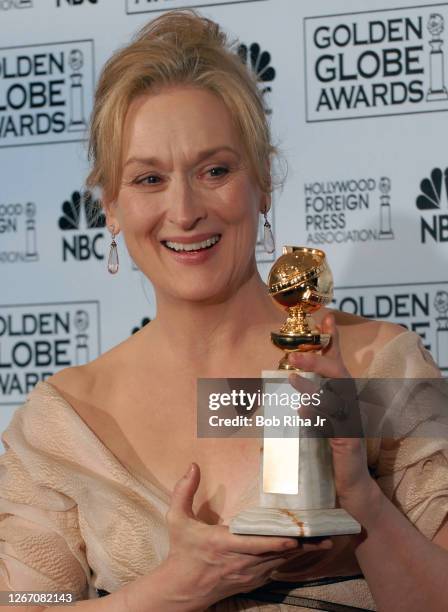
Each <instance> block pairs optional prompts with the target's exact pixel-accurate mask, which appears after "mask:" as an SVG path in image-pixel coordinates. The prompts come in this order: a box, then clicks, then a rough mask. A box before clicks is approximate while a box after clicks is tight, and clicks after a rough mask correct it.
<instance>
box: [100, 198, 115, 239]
mask: <svg viewBox="0 0 448 612" xmlns="http://www.w3.org/2000/svg"><path fill="white" fill-rule="evenodd" d="M101 205H102V208H103V212H104V215H105V217H106V227H107V228H108V229H109V231H112V230H111V228H114V229H113V231H114V234H115V235H117V234H118V233H119V232H120V223H119V222H118V219H117V216H116V214H115V210H116V204H115V202H114V201H113V200H111V199H109V198H108V197H107V196H106V195H105V194H104V195H103V198H102V201H101Z"/></svg>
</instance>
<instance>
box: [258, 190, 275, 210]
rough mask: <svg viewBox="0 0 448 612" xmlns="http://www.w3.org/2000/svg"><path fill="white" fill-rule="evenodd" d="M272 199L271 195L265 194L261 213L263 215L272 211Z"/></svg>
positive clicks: (262, 199)
mask: <svg viewBox="0 0 448 612" xmlns="http://www.w3.org/2000/svg"><path fill="white" fill-rule="evenodd" d="M271 204H272V197H271V194H270V193H264V194H263V195H262V198H261V207H260V212H261V213H262V214H264V213H268V212H269V211H270V209H271Z"/></svg>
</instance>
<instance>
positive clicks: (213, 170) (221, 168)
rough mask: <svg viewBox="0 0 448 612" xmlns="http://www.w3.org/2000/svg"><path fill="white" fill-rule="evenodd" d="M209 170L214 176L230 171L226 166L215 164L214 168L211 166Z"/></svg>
mask: <svg viewBox="0 0 448 612" xmlns="http://www.w3.org/2000/svg"><path fill="white" fill-rule="evenodd" d="M207 172H209V173H210V175H211V176H212V177H220V176H224V175H225V174H227V173H228V172H229V169H228V168H226V167H225V166H215V167H214V168H210V170H207Z"/></svg>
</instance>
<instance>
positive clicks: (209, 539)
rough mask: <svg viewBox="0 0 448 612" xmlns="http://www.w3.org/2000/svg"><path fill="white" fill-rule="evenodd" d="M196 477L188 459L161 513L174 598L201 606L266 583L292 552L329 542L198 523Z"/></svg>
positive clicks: (323, 546) (197, 472) (321, 547)
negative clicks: (249, 533) (165, 510)
mask: <svg viewBox="0 0 448 612" xmlns="http://www.w3.org/2000/svg"><path fill="white" fill-rule="evenodd" d="M199 481H200V470H199V467H198V465H197V464H195V463H193V464H192V465H191V467H190V469H189V471H188V472H187V473H186V474H185V476H184V477H183V478H181V479H180V480H179V481H178V482H177V484H176V487H175V489H174V492H173V495H172V501H171V507H170V509H169V511H168V513H167V516H166V520H167V524H168V530H169V535H170V551H169V555H168V558H167V559H166V561H164V565H166V566H167V569H168V568H169V575H170V577H171V578H172V584H173V602H174V601H176V602H178V603H181V602H184V603H185V604H187V606H188V603H190V604H191V606H192V607H191V608H190V607H188V609H191V610H205V609H206V608H208V607H209V606H211V605H212V604H213V603H216V602H217V601H220V600H221V599H224V598H226V597H229V596H231V595H234V594H236V593H241V592H248V591H252V590H253V589H255V588H258V587H260V586H262V585H263V584H265V583H266V582H269V580H270V579H271V578H270V576H271V573H272V572H273V571H274V570H276V569H278V568H279V567H280V566H281V565H282V564H283V563H285V562H287V561H288V560H290V559H291V558H292V557H293V556H297V555H300V554H306V553H307V552H309V551H316V550H324V549H329V548H331V546H332V542H331V540H329V539H319V540H317V539H315V540H314V541H307V540H300V539H295V538H282V537H271V536H245V535H235V534H231V533H230V532H229V529H228V527H226V526H224V525H208V524H206V523H203V522H202V521H200V520H199V519H198V518H197V517H196V516H195V514H194V512H193V507H192V506H193V499H194V495H195V493H196V491H197V489H198V486H199ZM167 573H168V572H167Z"/></svg>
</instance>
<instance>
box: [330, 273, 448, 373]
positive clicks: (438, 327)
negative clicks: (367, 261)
mask: <svg viewBox="0 0 448 612" xmlns="http://www.w3.org/2000/svg"><path fill="white" fill-rule="evenodd" d="M333 303H334V306H335V308H337V309H339V310H342V311H344V312H349V313H351V314H356V315H359V316H361V317H366V318H373V319H380V320H387V321H391V322H393V323H397V324H399V325H402V326H404V327H406V328H408V329H409V330H411V331H413V332H415V333H417V334H418V335H419V336H420V337H421V338H422V342H423V345H424V346H425V347H426V348H427V349H428V350H429V351H430V352H431V353H432V356H433V357H434V360H435V361H436V363H437V364H438V366H439V368H440V369H441V370H442V372H444V373H445V374H448V282H441V283H430V282H424V283H408V284H394V285H372V286H364V287H335V290H334V299H333Z"/></svg>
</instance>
